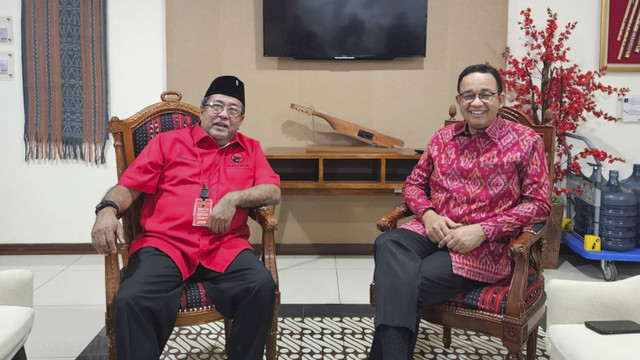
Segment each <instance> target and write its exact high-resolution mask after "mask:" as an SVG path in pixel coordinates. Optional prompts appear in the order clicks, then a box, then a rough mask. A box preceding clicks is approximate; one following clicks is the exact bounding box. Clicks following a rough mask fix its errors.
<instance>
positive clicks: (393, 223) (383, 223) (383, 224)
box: [377, 203, 413, 232]
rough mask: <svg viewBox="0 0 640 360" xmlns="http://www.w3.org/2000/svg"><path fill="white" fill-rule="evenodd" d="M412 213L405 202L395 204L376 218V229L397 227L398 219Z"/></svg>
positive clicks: (385, 230) (387, 229)
mask: <svg viewBox="0 0 640 360" xmlns="http://www.w3.org/2000/svg"><path fill="white" fill-rule="evenodd" d="M411 215H413V212H412V211H411V210H410V209H409V208H408V207H407V204H404V203H402V204H400V205H398V206H396V207H395V208H394V209H393V210H392V211H391V212H390V213H388V214H386V215H383V216H381V217H380V218H379V219H378V223H377V225H378V230H380V231H382V232H387V231H389V230H391V229H395V228H397V227H398V221H399V220H402V219H404V218H406V217H409V216H411Z"/></svg>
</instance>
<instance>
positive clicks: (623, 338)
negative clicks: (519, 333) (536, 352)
mask: <svg viewBox="0 0 640 360" xmlns="http://www.w3.org/2000/svg"><path fill="white" fill-rule="evenodd" d="M547 339H548V341H549V343H550V345H551V348H550V351H549V355H550V359H551V360H602V359H608V360H618V359H625V360H626V359H637V358H638V354H640V334H616V335H602V334H598V333H597V332H595V331H593V330H589V329H588V328H587V327H586V326H584V324H555V325H551V326H550V327H549V329H548V330H547Z"/></svg>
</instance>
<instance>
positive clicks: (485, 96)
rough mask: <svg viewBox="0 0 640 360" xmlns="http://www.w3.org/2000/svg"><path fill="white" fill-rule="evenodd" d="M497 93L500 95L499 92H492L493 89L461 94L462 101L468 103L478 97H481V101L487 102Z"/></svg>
mask: <svg viewBox="0 0 640 360" xmlns="http://www.w3.org/2000/svg"><path fill="white" fill-rule="evenodd" d="M496 95H499V93H496V92H491V91H483V92H481V93H479V94H474V93H472V92H465V93H462V94H459V96H460V98H461V99H462V101H464V102H466V103H470V102H473V101H474V100H475V99H476V97H477V98H478V99H480V101H482V102H487V101H490V100H491V99H492V98H493V97H494V96H496Z"/></svg>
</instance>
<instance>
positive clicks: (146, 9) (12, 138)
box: [0, 0, 640, 243]
mask: <svg viewBox="0 0 640 360" xmlns="http://www.w3.org/2000/svg"><path fill="white" fill-rule="evenodd" d="M107 3H108V11H109V13H108V20H109V31H108V38H109V50H108V51H109V76H110V83H109V84H110V89H109V101H110V114H111V115H118V116H129V115H132V114H133V113H134V112H135V111H137V110H139V109H140V108H142V107H143V106H146V105H148V104H150V103H153V102H156V101H158V100H159V99H158V95H159V94H160V92H162V91H164V90H165V82H166V81H165V79H166V75H165V60H164V59H165V40H164V39H165V37H164V34H165V26H164V1H157V0H136V1H128V0H109V1H108V2H107ZM600 4H601V1H600V0H562V1H551V0H538V1H527V0H510V2H509V40H508V45H509V46H511V47H512V48H513V49H517V47H518V45H519V44H520V41H519V39H518V36H520V30H519V29H518V25H517V22H518V21H519V20H520V19H521V17H520V15H519V13H520V10H522V9H524V8H526V7H531V8H532V9H533V14H534V18H535V19H536V20H537V21H538V22H539V25H538V26H543V25H544V23H543V22H544V20H545V18H546V13H545V10H546V8H547V7H548V6H549V7H551V8H552V10H554V11H555V12H558V13H559V23H560V24H565V23H567V22H569V21H578V27H577V28H576V30H575V31H574V34H573V36H572V37H571V40H570V45H571V47H572V50H571V52H570V54H571V58H572V59H573V60H574V61H576V62H577V63H578V64H579V65H580V66H582V67H583V68H584V69H596V68H597V67H598V59H599V39H600ZM577 9H579V11H577ZM5 15H8V16H12V17H13V20H14V21H13V22H14V35H15V42H14V44H13V45H0V51H13V53H14V57H15V59H16V60H17V61H16V67H15V70H16V75H17V76H16V77H15V80H12V81H0V121H2V124H3V127H2V131H1V132H0V150H1V151H0V153H1V154H2V156H0V169H2V175H1V179H0V181H1V182H2V183H1V184H2V186H1V187H0V201H1V203H2V207H1V209H2V210H0V211H1V213H0V229H1V230H2V234H0V243H83V242H84V243H86V242H89V241H90V239H89V231H90V229H91V225H92V223H93V219H94V215H93V206H94V205H95V203H96V202H97V201H98V200H99V199H100V197H101V196H102V194H103V193H104V191H105V190H107V188H109V187H110V186H111V185H113V184H114V183H115V181H116V176H115V174H116V171H115V165H114V162H115V161H114V155H113V147H112V144H111V142H110V143H109V144H107V147H108V149H109V150H108V157H107V165H103V166H95V165H89V164H85V163H77V162H71V161H58V162H57V163H50V162H30V163H25V161H24V142H23V140H22V139H23V134H24V113H23V108H22V75H21V74H22V67H21V64H20V61H19V59H20V58H21V50H20V45H19V44H20V42H21V39H20V0H3V1H2V2H1V3H0V16H5ZM452 46H455V44H452ZM452 81H453V79H452ZM604 82H605V83H607V84H611V85H613V86H618V87H620V86H624V87H630V88H631V89H632V94H636V95H640V74H639V73H635V72H631V73H628V72H627V73H621V72H620V73H616V72H609V74H608V75H607V76H606V77H605V78H604ZM634 86H635V89H634ZM599 100H600V101H601V104H602V108H603V110H605V111H607V112H610V113H615V111H616V102H615V100H614V99H613V98H602V99H599ZM582 128H583V131H582V134H584V135H586V136H588V137H589V138H590V139H591V140H592V141H593V142H594V144H596V145H597V146H599V147H601V148H603V149H604V150H607V151H609V152H610V153H611V154H613V155H615V156H621V157H624V158H626V159H627V160H628V164H625V165H621V166H620V165H618V166H615V167H614V166H611V165H608V164H607V165H606V167H605V170H609V169H618V170H620V174H621V178H624V177H626V176H628V175H629V174H630V172H631V164H632V163H640V154H639V153H638V151H637V150H636V149H637V142H638V138H639V137H640V125H639V124H622V123H617V124H612V123H606V122H604V121H599V120H598V121H592V122H589V123H587V124H585V125H584V126H583V127H582Z"/></svg>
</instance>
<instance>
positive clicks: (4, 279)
mask: <svg viewBox="0 0 640 360" xmlns="http://www.w3.org/2000/svg"><path fill="white" fill-rule="evenodd" d="M34 317H35V312H34V310H33V273H32V272H31V271H30V270H24V269H15V270H0V360H9V359H26V354H25V352H24V343H25V342H26V341H27V337H28V336H29V333H30V332H31V327H32V326H33V320H34Z"/></svg>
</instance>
